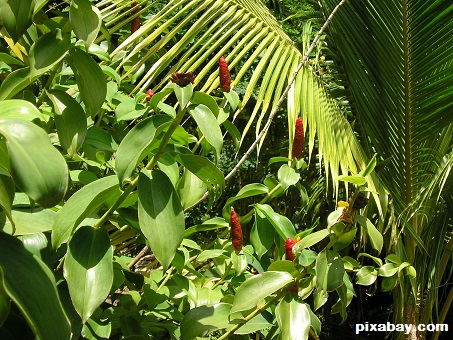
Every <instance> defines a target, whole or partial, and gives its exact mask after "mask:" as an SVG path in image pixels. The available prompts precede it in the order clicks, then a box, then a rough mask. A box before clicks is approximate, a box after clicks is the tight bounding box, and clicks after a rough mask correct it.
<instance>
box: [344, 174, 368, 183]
mask: <svg viewBox="0 0 453 340" xmlns="http://www.w3.org/2000/svg"><path fill="white" fill-rule="evenodd" d="M337 181H343V182H348V183H352V184H355V185H364V184H365V183H366V178H365V177H363V176H362V175H352V176H346V175H342V176H338V177H337Z"/></svg>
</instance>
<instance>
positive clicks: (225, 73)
mask: <svg viewBox="0 0 453 340" xmlns="http://www.w3.org/2000/svg"><path fill="white" fill-rule="evenodd" d="M219 77H220V88H221V89H222V91H225V92H230V89H231V87H230V83H231V80H230V71H229V70H228V65H227V63H226V60H225V58H224V57H223V56H222V57H220V60H219Z"/></svg>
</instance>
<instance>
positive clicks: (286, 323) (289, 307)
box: [275, 296, 311, 340]
mask: <svg viewBox="0 0 453 340" xmlns="http://www.w3.org/2000/svg"><path fill="white" fill-rule="evenodd" d="M309 309H310V307H308V306H307V305H306V304H305V303H304V302H302V301H301V300H300V299H292V298H290V297H288V296H287V297H286V298H285V299H283V300H281V301H280V303H279V304H278V305H277V308H276V310H275V311H276V315H277V322H278V326H279V327H280V330H281V333H280V335H281V338H282V339H291V340H306V339H308V333H309V331H310V325H311V320H310V312H309Z"/></svg>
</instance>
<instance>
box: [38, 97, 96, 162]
mask: <svg viewBox="0 0 453 340" xmlns="http://www.w3.org/2000/svg"><path fill="white" fill-rule="evenodd" d="M47 95H48V97H49V99H50V100H51V101H52V103H53V107H54V110H55V113H56V114H55V116H54V119H55V124H56V126H57V133H58V139H59V140H60V145H61V146H62V147H63V148H64V149H66V150H67V151H68V154H69V155H70V156H71V157H73V156H74V155H75V154H76V153H77V151H78V150H79V149H80V147H81V146H82V144H83V142H84V140H85V136H86V134H87V120H86V117H85V111H83V109H82V107H81V106H80V104H79V103H78V102H77V101H76V100H75V99H74V98H72V97H71V96H70V95H69V94H67V93H66V92H63V91H60V90H51V91H48V94H47Z"/></svg>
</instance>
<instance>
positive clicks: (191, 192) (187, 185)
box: [176, 169, 206, 209]
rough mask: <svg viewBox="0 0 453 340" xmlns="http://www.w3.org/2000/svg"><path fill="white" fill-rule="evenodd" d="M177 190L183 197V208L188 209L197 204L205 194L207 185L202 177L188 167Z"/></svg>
mask: <svg viewBox="0 0 453 340" xmlns="http://www.w3.org/2000/svg"><path fill="white" fill-rule="evenodd" d="M176 190H177V192H178V195H179V197H180V198H181V205H182V207H183V209H186V208H188V207H190V206H192V205H193V204H195V203H196V202H197V201H198V200H199V199H200V198H201V197H202V196H203V195H204V193H205V192H206V185H205V184H204V183H203V181H202V180H201V179H199V178H198V177H197V176H195V175H194V174H193V173H192V172H190V171H189V170H187V169H186V170H184V173H183V175H182V177H181V179H180V181H179V182H178V186H177V188H176Z"/></svg>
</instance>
